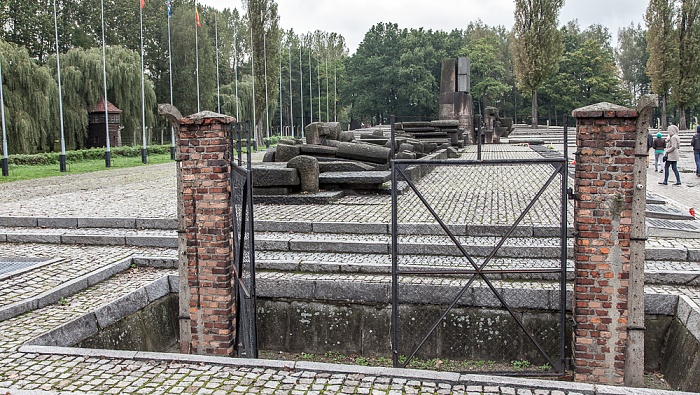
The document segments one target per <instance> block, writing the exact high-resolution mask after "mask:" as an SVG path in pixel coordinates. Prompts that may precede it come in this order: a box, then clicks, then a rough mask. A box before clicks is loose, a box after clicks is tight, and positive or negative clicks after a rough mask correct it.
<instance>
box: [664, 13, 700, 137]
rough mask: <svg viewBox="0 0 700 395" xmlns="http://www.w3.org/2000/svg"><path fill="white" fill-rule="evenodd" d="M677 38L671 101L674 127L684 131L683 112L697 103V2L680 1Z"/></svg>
mask: <svg viewBox="0 0 700 395" xmlns="http://www.w3.org/2000/svg"><path fill="white" fill-rule="evenodd" d="M676 36H677V37H678V38H677V40H678V60H677V62H678V67H677V68H676V70H677V73H676V75H675V78H674V81H673V86H672V88H671V90H672V92H673V94H672V95H671V100H673V102H674V103H675V104H676V105H677V106H678V113H679V121H678V127H679V128H680V129H681V130H684V129H687V123H686V118H685V112H686V109H687V108H688V106H689V105H690V104H692V103H694V102H696V101H697V98H698V96H699V95H698V88H700V87H699V86H698V83H699V82H700V62H698V59H697V56H698V52H700V1H698V0H681V1H680V7H679V8H678V17H677V19H676Z"/></svg>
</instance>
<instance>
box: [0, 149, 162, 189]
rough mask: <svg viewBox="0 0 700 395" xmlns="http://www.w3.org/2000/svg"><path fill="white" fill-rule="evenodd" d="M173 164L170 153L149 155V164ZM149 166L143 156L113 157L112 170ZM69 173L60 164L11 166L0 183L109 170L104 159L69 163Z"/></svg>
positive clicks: (1, 177)
mask: <svg viewBox="0 0 700 395" xmlns="http://www.w3.org/2000/svg"><path fill="white" fill-rule="evenodd" d="M166 162H171V160H170V153H166V154H151V155H148V164H158V163H166ZM137 166H147V165H144V164H143V163H141V156H138V157H123V156H116V157H112V167H111V169H124V168H127V167H137ZM66 167H67V172H65V173H61V172H60V170H59V165H58V164H50V165H34V166H29V165H10V169H9V170H10V172H9V173H10V174H9V176H7V177H3V176H0V183H5V182H12V181H20V180H32V179H36V178H44V177H55V176H62V175H66V174H80V173H90V172H94V171H100V170H108V169H107V168H106V167H105V161H104V159H94V160H83V161H80V162H75V163H70V162H69V163H67V166H66Z"/></svg>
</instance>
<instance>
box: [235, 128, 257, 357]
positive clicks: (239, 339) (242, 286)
mask: <svg viewBox="0 0 700 395" xmlns="http://www.w3.org/2000/svg"><path fill="white" fill-rule="evenodd" d="M234 132H235V137H236V138H235V140H234V133H231V134H230V135H231V145H230V146H231V147H234V141H235V152H236V157H237V158H236V159H232V160H231V163H230V166H231V206H232V207H233V210H232V213H231V215H232V221H231V222H232V223H233V243H234V248H233V251H234V254H233V255H234V256H233V268H234V276H235V277H234V279H233V287H234V292H235V293H236V315H235V317H236V349H237V352H238V356H239V357H245V358H257V357H258V336H257V318H256V317H257V314H256V296H255V248H254V246H255V238H254V233H255V229H254V226H253V224H254V223H253V183H252V172H251V167H250V165H251V145H250V123H248V122H246V126H245V132H244V133H242V132H241V128H240V124H238V125H237V126H236V129H235V131H234ZM244 134H245V136H246V138H245V141H246V147H247V149H246V151H247V154H246V161H245V162H244V161H243V153H242V151H243V149H242V148H243V147H242V143H241V137H242V136H243V135H244ZM232 158H234V156H232Z"/></svg>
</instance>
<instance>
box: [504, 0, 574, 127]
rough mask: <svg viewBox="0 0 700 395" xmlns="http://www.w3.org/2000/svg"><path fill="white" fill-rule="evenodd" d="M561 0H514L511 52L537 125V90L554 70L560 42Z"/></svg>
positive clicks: (556, 64)
mask: <svg viewBox="0 0 700 395" xmlns="http://www.w3.org/2000/svg"><path fill="white" fill-rule="evenodd" d="M563 5H564V0H516V1H515V23H514V24H513V42H512V45H511V52H512V56H513V63H514V66H515V75H516V77H517V82H518V87H519V88H520V89H521V90H525V91H527V92H530V93H531V94H532V127H533V128H535V129H536V128H537V90H538V89H540V88H541V87H542V84H543V83H544V82H545V81H546V79H547V78H548V77H549V76H551V75H552V74H554V73H555V72H556V70H557V66H558V61H559V57H560V56H561V54H562V51H563V45H562V41H561V37H560V34H559V31H558V30H557V24H558V19H559V10H560V9H561V7H562V6H563Z"/></svg>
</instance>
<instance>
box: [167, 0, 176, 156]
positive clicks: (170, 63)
mask: <svg viewBox="0 0 700 395" xmlns="http://www.w3.org/2000/svg"><path fill="white" fill-rule="evenodd" d="M171 7H172V4H171V2H170V0H168V67H169V69H170V105H171V106H172V105H173V54H172V47H171V46H170V17H171V16H172V9H171ZM170 160H175V128H173V126H172V125H170Z"/></svg>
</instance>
